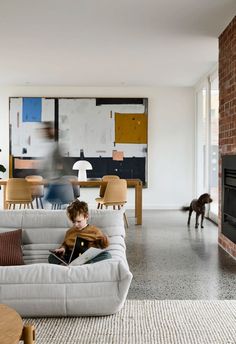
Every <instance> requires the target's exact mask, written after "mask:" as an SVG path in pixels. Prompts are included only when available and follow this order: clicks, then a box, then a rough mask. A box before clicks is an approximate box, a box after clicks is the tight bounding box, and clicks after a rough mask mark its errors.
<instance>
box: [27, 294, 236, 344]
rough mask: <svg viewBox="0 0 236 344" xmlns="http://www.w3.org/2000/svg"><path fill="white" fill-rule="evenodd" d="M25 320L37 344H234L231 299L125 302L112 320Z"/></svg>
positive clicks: (235, 315)
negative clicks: (31, 327)
mask: <svg viewBox="0 0 236 344" xmlns="http://www.w3.org/2000/svg"><path fill="white" fill-rule="evenodd" d="M24 320H25V322H26V321H27V322H28V321H29V322H31V323H33V324H34V325H35V327H36V344H56V343H57V344H59V343H60V344H72V343H73V344H77V343H78V344H88V343H89V344H94V343H99V344H110V343H112V344H149V343H151V344H163V343H165V344H172V343H173V344H191V343H194V344H195V343H196V344H236V301H235V300H232V301H199V300H196V301H195V300H194V301H177V300H164V301H156V300H140V301H136V300H128V301H126V304H125V306H124V308H123V309H122V310H121V311H120V312H119V313H117V314H115V315H111V316H103V317H79V318H37V319H24Z"/></svg>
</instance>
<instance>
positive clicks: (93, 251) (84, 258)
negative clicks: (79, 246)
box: [49, 247, 105, 266]
mask: <svg viewBox="0 0 236 344" xmlns="http://www.w3.org/2000/svg"><path fill="white" fill-rule="evenodd" d="M49 251H50V252H51V254H52V255H53V256H54V257H55V258H57V259H58V260H59V261H60V262H61V263H63V264H64V265H66V266H76V265H83V264H85V263H87V262H88V261H89V260H91V259H93V258H95V257H97V256H98V255H99V254H100V253H102V252H103V251H105V250H104V249H101V248H96V247H90V248H88V249H87V250H86V251H85V252H84V253H83V254H80V256H78V257H77V258H75V259H74V260H72V261H71V262H70V263H67V262H66V261H65V260H64V259H63V255H59V254H57V253H55V251H52V250H49Z"/></svg>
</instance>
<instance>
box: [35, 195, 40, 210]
mask: <svg viewBox="0 0 236 344" xmlns="http://www.w3.org/2000/svg"><path fill="white" fill-rule="evenodd" d="M35 201H36V208H37V209H39V199H38V197H35Z"/></svg>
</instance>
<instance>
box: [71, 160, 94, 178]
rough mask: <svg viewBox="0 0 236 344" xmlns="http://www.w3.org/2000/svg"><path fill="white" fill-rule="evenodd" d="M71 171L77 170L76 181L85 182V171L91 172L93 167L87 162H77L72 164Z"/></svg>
mask: <svg viewBox="0 0 236 344" xmlns="http://www.w3.org/2000/svg"><path fill="white" fill-rule="evenodd" d="M72 169H73V170H78V180H81V181H86V180H87V172H86V171H87V170H92V169H93V167H92V165H91V164H90V162H89V161H87V160H78V161H76V162H75V163H74V165H73V167H72Z"/></svg>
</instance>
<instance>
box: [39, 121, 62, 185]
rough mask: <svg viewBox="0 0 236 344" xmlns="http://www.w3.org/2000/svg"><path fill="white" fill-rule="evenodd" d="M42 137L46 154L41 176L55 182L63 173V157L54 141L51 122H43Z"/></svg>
mask: <svg viewBox="0 0 236 344" xmlns="http://www.w3.org/2000/svg"><path fill="white" fill-rule="evenodd" d="M43 125H44V127H43V128H42V136H43V138H44V139H45V141H46V142H45V143H46V147H47V153H46V156H45V159H44V162H43V166H42V170H43V172H42V173H43V176H44V177H45V178H46V179H47V180H48V181H51V180H57V179H59V178H60V177H61V176H62V175H63V174H64V173H63V157H62V154H61V150H60V147H59V144H58V141H56V140H55V128H54V123H53V122H43Z"/></svg>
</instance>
